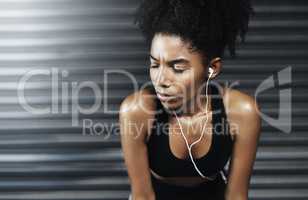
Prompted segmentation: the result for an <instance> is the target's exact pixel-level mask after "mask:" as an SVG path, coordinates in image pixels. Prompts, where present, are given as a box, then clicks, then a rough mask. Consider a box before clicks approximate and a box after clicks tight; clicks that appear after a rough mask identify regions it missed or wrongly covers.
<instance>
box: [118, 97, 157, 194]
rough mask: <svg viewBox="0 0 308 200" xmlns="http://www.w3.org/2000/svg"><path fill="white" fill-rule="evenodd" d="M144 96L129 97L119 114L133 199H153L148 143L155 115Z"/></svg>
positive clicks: (122, 143) (149, 100)
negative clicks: (149, 131) (147, 139)
mask: <svg viewBox="0 0 308 200" xmlns="http://www.w3.org/2000/svg"><path fill="white" fill-rule="evenodd" d="M145 95H146V93H145V92H136V93H134V94H132V95H130V96H128V97H127V98H126V99H125V100H124V101H123V102H122V104H121V106H120V112H119V122H120V132H121V145H122V150H123V154H124V161H125V165H126V167H127V171H128V176H129V179H130V184H131V191H132V194H133V196H134V199H135V198H137V197H142V198H144V197H151V198H153V195H154V192H153V188H152V184H151V177H150V170H149V165H148V156H147V146H146V143H145V142H146V138H147V135H148V130H149V128H150V127H151V122H152V121H153V116H154V115H153V111H152V110H151V109H150V108H151V107H152V106H153V105H151V104H152V101H151V99H150V98H148V97H147V96H145ZM146 99H147V100H146Z"/></svg>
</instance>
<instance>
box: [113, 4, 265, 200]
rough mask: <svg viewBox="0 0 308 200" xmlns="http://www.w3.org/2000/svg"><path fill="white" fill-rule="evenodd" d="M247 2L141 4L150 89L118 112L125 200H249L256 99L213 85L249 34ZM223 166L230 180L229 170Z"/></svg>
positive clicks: (257, 120) (130, 99) (257, 129)
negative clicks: (126, 184)
mask: <svg viewBox="0 0 308 200" xmlns="http://www.w3.org/2000/svg"><path fill="white" fill-rule="evenodd" d="M251 11H252V10H251V7H250V3H249V1H248V0H232V1H231V0H144V1H143V2H142V3H141V5H140V7H139V9H138V12H137V13H138V15H137V21H136V22H137V24H138V25H139V27H140V29H141V30H142V32H143V34H144V35H145V38H146V40H147V42H148V44H149V59H150V66H149V68H150V78H151V81H152V87H147V88H144V89H141V90H139V91H136V92H134V93H133V94H131V95H129V96H128V97H127V98H125V100H124V101H123V102H122V104H121V107H120V114H119V120H120V128H121V144H122V149H123V153H124V159H125V164H126V166H127V169H128V175H129V179H130V183H131V195H130V199H133V200H139V199H140V200H141V199H144V200H150V199H151V200H153V199H156V200H167V199H168V200H170V199H183V200H184V199H186V200H190V199H193V200H198V199H200V200H201V199H210V200H222V199H226V200H247V199H248V189H249V182H250V177H251V173H252V170H253V164H254V161H255V156H256V151H257V144H258V140H259V136H260V126H261V122H260V117H259V115H258V112H259V110H258V106H257V105H256V102H255V101H254V98H253V97H251V96H249V95H248V94H245V93H243V92H240V91H238V90H236V89H231V88H227V87H226V86H224V87H222V86H221V85H220V84H218V83H215V82H214V81H213V79H214V78H216V77H217V76H218V75H219V74H220V73H221V71H222V57H223V52H224V49H225V48H226V47H228V49H229V51H230V52H231V55H233V56H234V55H235V43H236V38H237V36H238V35H240V36H242V38H243V37H244V35H245V33H246V32H247V27H248V21H249V16H250V14H251ZM227 164H228V173H226V171H225V169H227V167H226V166H227Z"/></svg>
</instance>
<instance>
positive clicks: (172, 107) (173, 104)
mask: <svg viewBox="0 0 308 200" xmlns="http://www.w3.org/2000/svg"><path fill="white" fill-rule="evenodd" d="M160 102H161V104H162V105H163V107H164V108H165V109H167V110H169V111H176V110H179V109H182V106H183V102H182V101H180V100H176V101H160Z"/></svg>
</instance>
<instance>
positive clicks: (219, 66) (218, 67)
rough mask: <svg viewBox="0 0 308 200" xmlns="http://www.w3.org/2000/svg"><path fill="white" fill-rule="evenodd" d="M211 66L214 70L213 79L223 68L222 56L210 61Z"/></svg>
mask: <svg viewBox="0 0 308 200" xmlns="http://www.w3.org/2000/svg"><path fill="white" fill-rule="evenodd" d="M209 67H210V68H211V69H212V70H213V74H212V76H211V79H213V78H216V77H217V76H218V75H219V74H220V73H221V70H222V61H221V58H220V57H216V58H213V59H212V60H211V61H210V64H209Z"/></svg>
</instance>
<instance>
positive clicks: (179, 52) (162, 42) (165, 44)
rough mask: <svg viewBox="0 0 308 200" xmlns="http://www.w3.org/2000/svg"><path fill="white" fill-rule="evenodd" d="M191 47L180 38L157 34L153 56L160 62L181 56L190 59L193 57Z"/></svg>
mask: <svg viewBox="0 0 308 200" xmlns="http://www.w3.org/2000/svg"><path fill="white" fill-rule="evenodd" d="M189 47H190V45H189V43H188V42H184V41H183V40H181V38H180V37H179V36H173V35H166V34H156V35H155V36H154V38H153V40H152V44H151V55H152V56H154V57H156V58H157V59H159V60H161V59H166V60H168V59H172V58H176V57H181V56H184V57H187V58H189V57H190V56H192V55H193V53H192V52H191V51H190V50H189Z"/></svg>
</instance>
